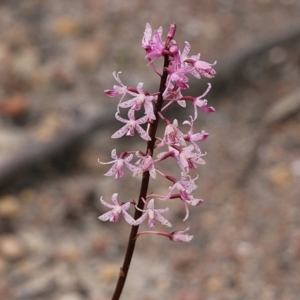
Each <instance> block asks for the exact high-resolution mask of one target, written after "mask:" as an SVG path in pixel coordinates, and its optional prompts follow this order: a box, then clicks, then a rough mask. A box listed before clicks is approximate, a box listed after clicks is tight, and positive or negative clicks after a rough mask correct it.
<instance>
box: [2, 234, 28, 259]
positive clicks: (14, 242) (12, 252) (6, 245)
mask: <svg viewBox="0 0 300 300" xmlns="http://www.w3.org/2000/svg"><path fill="white" fill-rule="evenodd" d="M0 254H1V255H2V256H3V258H4V259H6V260H9V261H15V260H18V259H21V258H23V257H24V256H25V247H24V245H23V244H22V242H21V241H20V240H19V239H18V238H17V237H16V236H14V235H12V234H7V235H3V236H2V237H1V238H0Z"/></svg>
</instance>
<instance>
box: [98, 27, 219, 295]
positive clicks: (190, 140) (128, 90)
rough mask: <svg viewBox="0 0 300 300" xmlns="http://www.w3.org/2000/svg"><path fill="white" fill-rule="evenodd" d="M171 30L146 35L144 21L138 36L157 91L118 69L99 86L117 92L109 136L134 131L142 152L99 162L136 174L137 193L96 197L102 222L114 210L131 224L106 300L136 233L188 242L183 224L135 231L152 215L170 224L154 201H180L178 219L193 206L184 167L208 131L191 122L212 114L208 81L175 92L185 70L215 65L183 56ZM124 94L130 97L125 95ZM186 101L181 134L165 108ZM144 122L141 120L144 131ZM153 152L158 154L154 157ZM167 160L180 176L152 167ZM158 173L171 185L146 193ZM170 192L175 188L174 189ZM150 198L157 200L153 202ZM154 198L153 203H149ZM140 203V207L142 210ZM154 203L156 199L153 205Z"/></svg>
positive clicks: (116, 172)
mask: <svg viewBox="0 0 300 300" xmlns="http://www.w3.org/2000/svg"><path fill="white" fill-rule="evenodd" d="M175 33H176V25H175V23H172V24H171V25H170V27H169V30H168V34H167V38H166V41H163V39H162V28H161V27H160V28H158V29H157V30H155V31H154V32H153V34H152V28H151V26H150V25H149V24H146V28H145V32H144V36H143V39H142V48H143V49H144V50H145V52H146V59H147V60H148V66H150V67H151V68H152V69H153V71H154V72H155V73H156V74H157V75H158V76H159V77H160V85H159V89H158V91H156V92H154V93H149V92H147V91H144V89H143V83H141V82H140V83H139V84H138V85H137V87H136V88H134V87H127V86H126V85H125V84H123V82H122V81H121V79H120V76H119V74H120V73H121V72H118V73H117V72H114V73H113V76H114V78H115V79H116V81H117V82H118V84H119V85H115V86H114V87H113V89H112V90H105V93H106V95H108V96H109V97H116V96H121V99H120V100H119V103H118V106H117V112H116V114H115V118H116V119H117V121H119V122H121V123H124V124H125V125H123V126H122V127H121V128H120V129H119V130H117V131H116V132H115V133H114V134H113V135H112V138H114V139H115V138H120V137H122V136H124V135H126V136H127V137H131V136H134V134H135V132H137V133H138V134H139V135H140V137H141V138H142V139H143V140H145V141H146V143H147V146H146V151H145V152H142V151H140V150H135V151H132V150H131V151H129V150H128V151H126V150H125V151H124V150H123V151H122V152H121V154H120V155H119V156H118V155H117V151H116V149H114V150H112V153H111V157H112V158H113V160H112V161H110V162H100V161H99V163H101V164H113V165H112V166H111V168H110V169H109V170H108V172H107V173H106V174H105V175H106V176H114V177H115V179H117V180H119V179H121V178H122V177H123V176H124V166H126V168H127V169H128V170H129V171H131V172H132V173H133V176H137V175H139V174H142V179H141V186H140V192H139V196H138V203H137V204H136V203H135V201H132V202H120V203H119V202H118V200H117V197H118V194H117V193H113V195H112V198H111V201H112V203H113V204H110V203H108V202H106V201H105V200H104V199H103V197H101V198H100V201H101V203H102V204H103V205H105V206H107V207H108V208H109V209H110V210H109V211H108V212H106V213H104V214H102V215H101V216H100V217H99V219H100V220H102V221H110V222H117V221H118V220H119V217H120V215H121V214H122V215H123V216H124V219H125V220H126V222H127V223H129V224H130V225H132V227H131V232H130V235H129V240H128V245H127V250H126V254H125V258H124V261H123V265H122V267H121V268H120V272H119V278H118V281H117V285H116V288H115V291H114V294H113V297H112V300H118V299H119V298H120V296H121V293H122V290H123V287H124V284H125V281H126V278H127V275H128V271H129V267H130V264H131V259H132V256H133V253H134V249H135V244H136V241H137V238H138V237H139V236H140V235H146V234H156V235H160V236H164V237H167V238H169V239H170V240H171V241H173V242H190V241H191V240H192V238H193V235H189V234H186V233H185V232H186V231H187V230H189V226H188V227H187V228H185V229H180V230H176V231H173V232H172V233H168V232H165V231H148V230H146V231H142V232H140V233H138V230H139V226H140V224H141V223H142V222H143V221H145V220H146V219H147V220H148V227H149V228H150V229H152V228H154V227H155V226H156V220H158V221H159V223H161V224H162V225H164V226H167V227H171V226H172V224H171V223H170V222H169V221H168V220H167V219H166V218H165V217H164V216H162V214H165V213H167V212H168V211H169V208H168V207H166V208H156V204H157V203H166V202H167V201H170V200H172V201H178V200H176V199H179V202H181V203H183V205H184V208H185V211H186V215H185V218H184V219H183V221H186V220H187V219H188V217H189V205H191V206H193V207H195V206H199V205H200V204H201V203H202V202H203V200H202V199H200V198H198V197H195V196H194V195H193V194H192V192H193V191H194V190H195V189H196V188H197V185H196V184H195V181H196V180H197V179H198V175H197V176H196V177H195V178H192V177H191V175H190V174H189V172H190V169H197V167H198V165H203V164H205V161H204V160H203V159H202V156H204V155H205V154H206V153H204V154H203V153H202V152H201V150H200V147H199V146H198V144H197V143H199V142H204V141H205V140H206V139H207V138H208V133H207V132H205V131H204V130H202V131H201V132H195V129H194V121H195V120H196V119H197V117H198V108H200V110H202V111H203V112H204V113H212V112H214V111H215V109H214V108H213V107H211V106H208V105H207V100H206V99H203V97H205V96H206V95H207V94H208V92H209V90H210V88H211V85H210V84H209V85H208V88H207V90H206V91H205V92H204V94H203V95H201V96H198V97H194V96H190V95H185V96H183V95H182V92H181V91H184V90H188V88H189V85H188V80H189V79H188V77H187V76H186V75H187V74H191V75H193V76H195V77H196V78H199V79H200V78H201V75H202V76H205V77H208V78H213V77H214V75H215V73H216V72H215V70H214V69H213V68H212V66H213V65H214V64H215V63H216V62H215V63H214V64H209V63H207V62H204V61H200V54H197V55H192V56H188V55H189V52H190V49H191V47H190V44H189V43H188V42H186V44H185V47H184V49H183V51H182V52H181V51H180V48H179V45H178V44H177V43H176V42H175V40H174V35H175ZM161 57H162V58H163V59H164V63H163V66H162V72H160V71H159V70H158V69H157V67H156V66H155V62H156V60H157V59H159V58H161ZM126 96H131V97H133V98H131V99H129V100H125V97H126ZM186 102H191V103H192V105H193V108H194V117H192V116H189V118H190V120H185V121H184V122H183V125H189V130H188V132H186V133H184V132H182V131H181V130H180V129H179V125H178V121H177V120H176V119H174V120H173V121H171V120H170V119H169V118H168V117H167V116H166V114H165V111H166V109H167V108H168V107H169V106H171V105H174V104H178V105H180V106H181V107H182V108H184V107H185V106H186ZM121 109H129V110H128V119H124V118H122V117H120V116H119V113H120V110H121ZM141 109H143V110H144V116H142V117H140V118H139V119H137V118H136V111H139V110H141ZM160 119H161V120H162V124H163V126H165V133H164V135H163V137H159V136H157V128H158V124H159V121H160ZM144 124H147V129H146V130H145V128H143V127H144ZM163 147H165V148H167V151H160V152H159V150H160V149H161V148H163ZM154 151H158V152H159V153H158V154H157V155H156V158H155V157H154ZM134 155H135V156H136V158H137V161H136V163H135V165H134V164H132V163H131V161H132V159H133V156H134ZM167 159H168V160H173V161H174V162H175V163H176V164H177V165H178V167H179V168H180V176H179V175H178V174H177V175H176V174H165V173H164V172H163V171H162V170H160V168H158V167H157V166H158V165H159V163H160V162H161V161H163V160H167ZM156 176H160V177H162V178H163V179H165V180H167V181H169V182H170V184H171V186H170V187H169V191H168V192H167V193H166V195H158V194H155V193H150V194H148V186H149V181H150V177H152V178H153V179H156ZM175 191H176V192H175ZM153 197H155V198H156V199H157V201H156V202H155V199H154V198H153ZM154 203H155V206H154ZM145 205H146V209H144V207H145ZM159 205H160V204H159ZM132 206H133V208H134V210H135V211H134V216H133V217H132V216H131V215H130V214H129V213H128V210H129V209H130V207H132Z"/></svg>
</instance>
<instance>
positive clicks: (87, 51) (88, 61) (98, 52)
mask: <svg viewBox="0 0 300 300" xmlns="http://www.w3.org/2000/svg"><path fill="white" fill-rule="evenodd" d="M102 52H103V51H102V47H101V46H100V44H99V43H98V42H97V41H92V40H82V41H79V42H78V43H77V46H76V47H74V61H75V64H76V66H77V67H78V68H80V69H84V70H88V69H91V68H95V67H96V66H97V64H98V63H99V61H100V59H101V57H102Z"/></svg>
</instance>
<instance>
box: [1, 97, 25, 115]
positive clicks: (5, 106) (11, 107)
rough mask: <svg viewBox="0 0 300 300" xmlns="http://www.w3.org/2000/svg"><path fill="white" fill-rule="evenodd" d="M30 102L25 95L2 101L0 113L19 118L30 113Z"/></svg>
mask: <svg viewBox="0 0 300 300" xmlns="http://www.w3.org/2000/svg"><path fill="white" fill-rule="evenodd" d="M28 108H29V101H28V99H27V97H26V96H25V95H22V94H16V95H14V96H12V97H9V98H6V99H2V100H1V102H0V113H1V114H2V115H6V116H9V117H18V116H21V115H23V114H24V113H26V112H27V111H28Z"/></svg>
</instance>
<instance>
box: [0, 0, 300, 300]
mask: <svg viewBox="0 0 300 300" xmlns="http://www.w3.org/2000/svg"><path fill="white" fill-rule="evenodd" d="M299 11H300V3H299V1H297V0H280V1H274V0H245V1H238V0H205V1H196V0H186V1H184V2H181V1H172V0H165V1H137V0H128V1H121V0H111V1H100V0H99V1H97V0H87V1H80V0H72V1H60V0H44V1H39V0H27V1H15V0H12V1H4V0H3V1H1V3H0V125H1V126H0V173H1V165H4V164H5V163H6V162H7V161H9V160H10V159H13V160H17V158H18V157H19V156H20V155H22V153H24V152H26V151H27V149H29V148H30V147H31V146H32V145H33V146H34V145H40V144H43V143H44V144H45V143H47V142H49V141H51V140H53V139H54V138H55V137H56V136H57V135H59V134H60V133H62V132H64V130H66V128H72V127H74V126H77V125H78V124H80V123H81V122H82V123H83V122H85V121H86V120H88V119H91V118H93V117H95V116H96V115H97V114H98V113H101V112H103V113H104V114H106V113H108V112H110V111H111V110H112V109H113V108H115V107H116V105H117V103H118V101H119V100H118V99H117V98H109V97H107V96H106V95H105V94H104V93H103V91H104V90H105V89H111V88H112V87H113V85H114V84H116V82H115V81H114V79H113V76H112V72H113V71H122V74H121V78H122V80H123V82H124V83H125V84H126V85H128V86H133V87H136V86H137V84H138V83H139V82H143V83H144V88H145V90H148V91H149V92H155V91H157V90H156V89H157V88H158V84H159V82H158V80H157V78H158V77H157V75H155V74H153V72H152V71H151V69H150V68H149V67H147V61H146V60H145V59H144V56H145V54H144V52H143V49H142V48H141V47H140V46H141V39H142V36H143V32H144V28H145V24H146V23H147V22H149V23H150V24H151V25H152V27H153V28H158V27H159V26H163V29H164V33H166V31H167V29H168V27H169V24H170V23H171V22H176V24H177V34H176V38H175V39H176V41H177V42H178V43H179V44H180V45H181V47H183V45H184V42H185V41H188V42H189V43H190V44H191V46H192V50H191V53H194V54H197V53H199V52H200V53H201V58H202V59H203V60H205V61H208V62H211V63H213V62H214V61H215V60H217V61H218V64H217V65H216V70H217V72H218V65H222V64H223V63H226V59H227V58H228V57H231V58H233V57H235V56H238V55H239V54H240V53H241V52H243V51H245V50H247V49H250V48H251V47H253V46H257V45H260V44H262V43H264V42H265V41H266V40H268V39H272V38H276V37H278V36H281V35H284V33H285V32H288V31H289V30H290V29H291V28H299V27H300V23H299ZM158 65H159V63H158ZM227 72H229V73H228V76H229V77H232V74H231V73H230V70H227ZM217 76H218V75H217ZM299 79H300V39H299V37H298V38H297V39H295V40H293V41H292V42H291V43H289V44H288V45H286V44H284V45H282V44H278V45H276V46H274V47H271V48H270V49H268V50H267V51H265V52H264V53H262V54H260V55H258V56H257V55H256V56H254V57H253V58H251V59H250V60H247V61H245V63H244V65H243V67H242V73H241V74H238V75H237V76H235V77H234V80H233V81H232V80H231V82H229V81H228V83H227V81H226V80H225V88H224V87H222V89H221V87H220V86H219V85H216V89H215V90H214V79H211V80H209V82H211V84H212V93H211V95H210V94H208V95H207V96H206V99H207V100H208V103H209V105H212V106H213V107H214V108H215V109H216V112H215V113H214V114H209V115H205V114H203V113H201V112H199V117H198V120H197V126H196V127H197V128H199V130H205V131H206V132H208V133H209V138H208V139H207V141H205V142H204V143H202V144H201V145H200V146H201V150H202V151H203V152H207V155H206V156H205V157H203V158H204V159H205V161H206V164H205V165H201V166H200V167H199V168H198V170H197V171H198V172H197V173H198V175H199V178H198V180H197V185H198V190H197V196H198V197H200V198H202V199H203V200H204V203H203V204H202V205H200V206H199V207H192V208H191V209H190V217H189V219H188V220H187V221H185V222H183V221H182V220H183V218H184V216H185V209H184V206H183V205H182V203H178V202H175V201H174V202H172V203H170V205H169V208H170V210H169V212H168V214H167V218H168V219H169V220H170V222H171V223H172V224H173V228H174V230H177V229H181V228H185V227H187V226H190V231H189V232H190V234H193V235H194V238H193V240H192V241H191V242H190V243H172V242H171V241H169V240H168V239H166V238H164V237H161V236H154V235H153V236H152V235H148V236H147V235H145V236H141V237H140V238H139V239H138V241H137V245H136V250H135V253H134V257H133V261H132V265H131V268H130V272H129V276H128V278H127V282H126V285H125V288H124V292H123V295H122V297H121V299H140V300H156V299H166V300H171V299H172V300H202V299H206V300H227V299H228V300H240V299H245V300H252V299H253V300H254V299H255V300H257V299H262V300H268V299H272V300H273V299H278V300H297V299H299V295H300V285H299V282H300V272H299V270H300V218H299V215H300V201H299V200H300V188H299V182H300V181H299V180H300V113H299V105H298V106H297V103H299V100H297V99H299V98H300V92H299V89H298V88H299ZM206 86H207V81H205V80H200V81H199V82H198V83H195V81H192V90H193V92H194V91H195V93H196V94H194V96H199V95H201V94H202V93H203V92H204V91H205V89H206ZM291 95H294V98H293V99H296V100H293V101H294V102H295V103H296V104H295V103H294V102H293V103H294V104H295V105H294V106H292V108H291V113H288V114H286V115H284V117H279V118H277V119H276V118H275V119H276V120H277V121H276V120H275V122H273V123H272V124H271V123H268V122H267V121H266V116H267V115H268V113H270V111H272V109H273V108H274V106H276V105H277V104H280V103H282V102H283V103H285V102H284V101H285V99H286V98H287V97H288V98H291ZM295 95H296V96H295ZM297 101H298V102H297ZM284 108H286V105H284ZM280 111H282V110H280ZM191 112H192V109H191V108H190V107H188V108H186V109H183V110H181V111H180V112H179V111H177V110H176V111H174V112H172V111H170V116H172V117H173V115H174V117H175V118H177V119H178V120H179V121H180V122H181V123H182V121H184V120H185V119H188V118H189V117H188V116H189V114H191ZM172 114H173V115H172ZM111 120H112V121H111V126H105V127H103V128H99V129H98V130H97V131H96V132H94V133H93V134H90V135H89V136H88V138H86V139H84V141H82V143H79V144H76V147H74V149H73V150H74V151H71V152H67V153H62V155H61V158H60V159H59V160H56V161H45V162H43V161H42V162H40V163H39V165H38V168H35V170H34V171H30V172H28V173H26V174H24V175H23V174H22V176H20V178H18V181H17V182H11V184H8V185H7V187H6V188H5V189H3V191H0V192H1V197H0V298H1V299H5V300H10V299H11V300H34V299H38V300H54V299H55V300H83V299H90V300H107V299H111V295H112V293H113V290H114V287H115V283H116V280H117V276H118V273H119V268H120V266H121V264H122V262H123V257H124V253H125V249H126V245H127V240H128V236H129V231H130V226H129V225H127V223H125V221H124V220H123V219H122V220H120V221H119V222H118V223H110V222H101V221H100V220H98V216H99V215H101V214H103V213H104V212H106V208H105V207H104V206H102V205H101V204H100V201H99V198H100V197H101V196H103V198H104V199H105V200H106V201H108V202H109V200H110V198H111V195H112V194H113V193H118V194H119V200H120V202H121V201H125V202H126V201H131V200H133V199H135V200H137V197H138V193H139V186H140V181H141V178H140V177H134V178H132V177H131V176H130V174H129V172H126V176H125V177H124V178H122V179H120V180H118V181H116V180H114V178H112V177H106V176H103V174H104V173H105V172H107V170H108V166H107V165H101V164H99V163H98V159H99V160H100V161H109V160H111V158H110V153H111V150H112V149H114V148H116V149H117V151H118V153H120V152H121V151H125V150H136V149H141V150H142V151H143V150H144V149H145V143H144V142H143V141H141V140H140V139H138V138H132V139H131V140H130V141H128V138H127V139H125V138H122V139H119V140H111V139H110V136H111V135H112V134H113V133H114V132H115V125H113V124H114V122H115V119H114V115H113V114H112V115H111ZM127 147H129V149H128V148H127ZM246 166H248V168H246ZM163 168H164V171H165V172H167V173H168V174H170V175H171V174H172V175H173V176H176V174H177V175H178V174H179V170H178V168H177V167H176V166H174V165H173V164H168V162H167V163H166V164H164V165H163ZM241 177H243V180H242V181H240V180H239V179H240V178H241ZM168 186H169V183H168V182H167V181H166V182H165V181H163V180H160V178H158V180H156V181H151V185H150V190H151V191H154V192H155V193H161V194H166V191H167V189H168ZM162 206H163V205H162ZM141 230H147V226H146V224H142V225H141ZM157 230H165V229H164V228H163V226H160V225H157ZM171 231H172V230H171Z"/></svg>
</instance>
